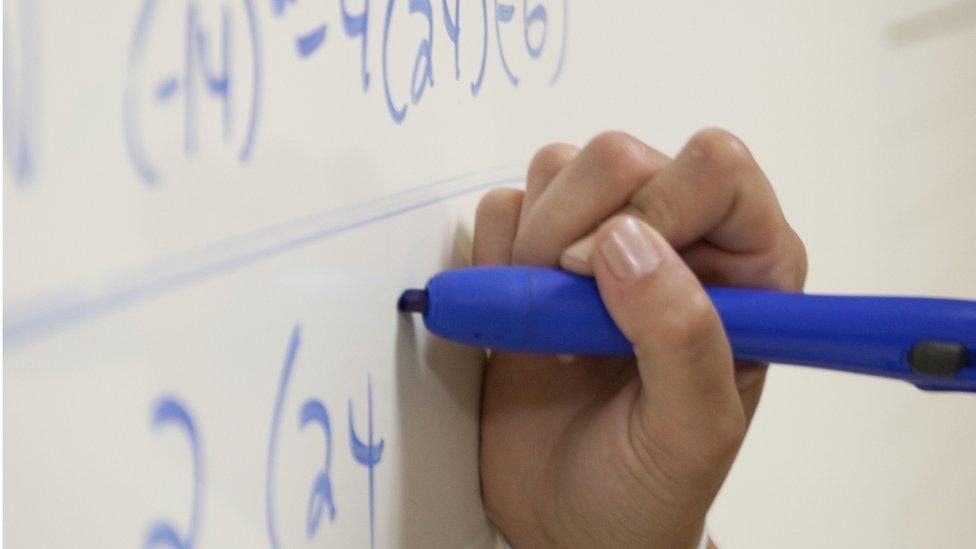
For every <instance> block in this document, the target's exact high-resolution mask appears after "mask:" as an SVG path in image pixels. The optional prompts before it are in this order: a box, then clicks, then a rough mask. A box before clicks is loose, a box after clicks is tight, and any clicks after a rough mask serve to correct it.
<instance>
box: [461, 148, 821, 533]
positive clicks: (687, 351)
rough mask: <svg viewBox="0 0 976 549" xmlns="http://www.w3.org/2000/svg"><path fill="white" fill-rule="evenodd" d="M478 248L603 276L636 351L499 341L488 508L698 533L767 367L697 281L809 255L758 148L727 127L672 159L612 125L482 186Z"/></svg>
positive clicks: (725, 281)
mask: <svg viewBox="0 0 976 549" xmlns="http://www.w3.org/2000/svg"><path fill="white" fill-rule="evenodd" d="M474 263H475V264H476V265H508V264H517V265H535V266H546V267H556V266H562V267H563V268H564V269H567V270H571V271H574V272H577V273H580V274H592V275H595V277H596V280H597V284H598V286H599V288H600V294H601V297H602V298H603V301H604V304H605V305H606V307H607V310H608V311H609V312H610V315H611V316H612V317H613V319H614V321H615V322H616V323H617V325H618V327H619V328H620V329H621V331H622V332H623V333H624V335H626V336H627V338H628V339H629V340H630V341H631V342H632V343H633V344H634V350H635V355H636V359H631V358H607V357H582V356H577V357H557V356H551V355H526V354H514V353H503V352H494V353H492V354H491V357H490V358H489V361H488V366H487V369H486V371H485V379H484V388H483V402H482V428H481V431H482V437H481V482H482V496H483V498H484V503H485V508H486V511H487V513H488V515H489V517H490V518H491V519H492V521H493V522H494V523H495V524H496V525H497V526H498V527H499V528H500V529H501V530H502V532H504V534H505V535H506V537H507V538H508V539H509V540H510V541H511V542H512V544H513V546H515V547H545V546H554V547H555V546H558V547H601V546H606V547H667V548H678V547H694V546H695V544H696V543H697V542H698V540H699V537H700V536H701V532H702V528H703V525H704V519H705V514H706V512H707V511H708V508H709V507H710V505H711V503H712V500H713V499H714V498H715V495H716V493H717V492H718V490H719V488H720V487H721V485H722V483H723V481H724V479H725V477H726V475H727V474H728V471H729V468H730V467H731V465H732V461H733V459H734V457H735V455H736V453H737V452H738V449H739V446H740V444H741V442H742V439H743V437H744V436H745V432H746V428H747V426H748V422H749V421H750V419H751V417H752V414H753V412H754V411H755V408H756V405H757V404H758V401H759V395H760V393H761V391H762V386H763V381H764V378H765V371H766V366H765V365H762V364H745V363H734V362H733V359H732V355H731V351H730V348H729V343H728V340H727V338H726V336H725V332H724V330H723V329H722V325H721V321H720V320H719V318H718V315H717V313H716V311H715V309H714V307H713V306H712V304H711V302H710V300H709V299H708V297H707V295H706V294H705V292H704V290H703V289H702V283H707V284H715V285H727V286H739V287H751V288H768V289H779V290H800V289H801V288H802V286H803V281H804V278H805V276H806V254H805V251H804V248H803V245H802V243H801V242H800V239H799V238H798V237H797V235H796V233H795V232H794V231H793V230H792V229H791V228H790V226H789V225H788V224H787V222H786V220H785V218H784V217H783V214H782V211H781V210H780V207H779V203H778V202H777V199H776V196H775V194H774V193H773V190H772V187H771V186H770V184H769V182H768V180H767V179H766V177H765V175H764V174H763V172H762V170H760V168H759V166H758V165H757V164H756V162H755V160H754V159H753V157H752V156H751V154H750V153H749V151H748V150H747V149H746V147H745V146H744V145H743V144H742V143H741V142H740V141H739V140H738V139H736V138H735V137H733V136H731V135H730V134H728V133H726V132H724V131H722V130H704V131H702V132H699V133H698V134H697V135H695V136H694V137H693V138H692V139H691V140H690V141H689V142H688V144H687V145H686V146H685V147H684V149H683V150H682V151H681V152H680V153H679V154H678V155H677V157H675V158H674V159H673V160H671V159H669V158H668V157H666V156H665V155H663V154H662V153H660V152H658V151H656V150H654V149H652V148H650V147H648V146H647V145H645V144H644V143H642V142H640V141H639V140H637V139H635V138H633V137H631V136H629V135H626V134H623V133H618V132H610V133H606V134H602V135H600V136H598V137H597V138H595V139H594V140H592V141H591V142H590V143H589V144H588V145H586V147H585V148H583V149H582V150H579V149H577V148H575V147H573V146H571V145H565V144H555V145H549V146H547V147H545V148H543V149H542V150H540V151H539V152H538V153H537V154H536V156H535V158H534V159H533V161H532V163H531V165H530V167H529V170H528V174H527V178H526V190H525V191H524V192H522V191H520V190H514V189H499V190H496V191H493V192H491V193H489V194H488V195H486V196H485V198H484V199H483V200H482V202H481V204H480V205H479V208H478V213H477V219H476V223H475V237H474Z"/></svg>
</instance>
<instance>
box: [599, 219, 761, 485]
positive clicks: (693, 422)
mask: <svg viewBox="0 0 976 549" xmlns="http://www.w3.org/2000/svg"><path fill="white" fill-rule="evenodd" d="M593 268H594V273H595V275H596V279H597V284H598V285H599V288H600V295H601V296H602V298H603V301H604V304H605V305H606V307H607V310H608V311H609V313H610V316H611V317H613V320H614V322H616V324H617V326H618V327H619V328H620V330H621V331H622V332H623V333H624V335H625V336H626V337H627V339H628V340H630V341H631V343H633V345H634V353H635V355H636V357H637V367H638V370H639V373H640V378H641V387H642V390H641V393H640V397H639V399H638V401H637V406H638V410H637V412H638V414H637V415H638V416H639V417H638V418H637V419H639V420H640V421H639V422H638V423H637V424H636V425H635V428H638V429H639V430H640V431H642V433H641V434H642V435H644V436H642V437H641V438H642V439H643V440H645V441H652V442H653V444H652V446H653V445H654V444H656V445H661V444H664V445H666V446H668V447H669V448H667V450H668V452H667V453H668V454H669V455H670V456H672V457H676V458H678V461H683V462H686V463H687V462H691V463H695V462H698V463H699V464H700V465H702V466H703V468H704V469H706V470H709V471H710V470H712V469H714V468H715V467H716V466H719V467H720V465H721V464H724V465H726V466H728V465H730V464H731V460H732V457H734V455H735V452H736V451H737V450H738V447H739V444H740V443H741V441H742V438H743V437H744V436H745V429H746V420H745V413H744V411H743V408H742V402H741V400H740V399H739V395H738V391H737V390H736V386H735V378H734V367H733V360H732V352H731V349H730V346H729V342H728V338H727V337H726V335H725V330H724V329H723V327H722V322H721V320H720V319H719V316H718V313H717V312H716V311H715V308H714V306H713V305H712V302H711V300H710V299H709V297H708V294H706V293H705V290H704V288H702V286H701V283H699V281H698V279H697V278H696V277H695V275H694V273H692V272H691V269H689V268H688V266H687V265H686V264H685V263H684V261H683V260H682V259H681V257H680V256H679V255H678V254H677V252H675V250H674V249H673V248H672V247H671V246H670V244H668V242H667V241H666V240H665V239H664V237H662V236H661V235H660V234H659V233H658V232H657V231H655V230H654V229H653V228H651V227H650V226H649V225H647V224H646V223H644V222H642V221H639V220H638V219H637V218H635V217H632V216H626V215H622V216H618V217H615V218H613V219H611V220H609V221H608V222H607V223H605V224H604V225H603V226H602V227H600V229H599V230H598V231H597V233H596V239H595V242H594V253H593ZM649 450H651V451H653V450H655V448H649ZM720 468H721V467H720ZM722 475H723V476H724V472H723V473H722Z"/></svg>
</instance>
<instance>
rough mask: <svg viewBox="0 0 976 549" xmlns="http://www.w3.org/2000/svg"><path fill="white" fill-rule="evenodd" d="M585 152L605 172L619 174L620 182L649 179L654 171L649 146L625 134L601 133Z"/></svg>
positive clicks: (614, 132) (615, 132) (587, 146)
mask: <svg viewBox="0 0 976 549" xmlns="http://www.w3.org/2000/svg"><path fill="white" fill-rule="evenodd" d="M585 150H586V154H587V157H588V159H589V160H590V161H592V162H593V163H594V164H596V165H597V166H598V167H599V168H600V169H601V170H603V171H606V172H611V173H614V174H617V179H618V180H620V181H634V180H641V179H645V178H649V177H650V176H651V174H652V173H653V171H654V162H653V160H652V159H651V157H650V155H649V154H648V153H647V146H646V145H644V144H643V143H642V142H641V141H640V140H639V139H637V138H636V137H634V136H632V135H630V134H628V133H625V132H621V131H608V132H604V133H601V134H599V135H597V136H596V137H594V138H593V139H592V140H591V141H590V142H589V143H588V144H587V145H586V149H585Z"/></svg>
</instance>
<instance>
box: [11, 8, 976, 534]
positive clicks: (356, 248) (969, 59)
mask: <svg viewBox="0 0 976 549" xmlns="http://www.w3.org/2000/svg"><path fill="white" fill-rule="evenodd" d="M411 5H414V6H415V7H416V9H415V10H414V11H410V7H411ZM969 5H971V2H964V1H961V2H957V3H956V4H951V5H950V8H951V9H949V10H948V11H939V9H938V8H939V7H940V6H939V5H937V4H933V3H931V2H925V1H921V0H903V1H899V2H890V1H882V0H870V1H864V2H817V3H806V4H803V5H800V4H796V3H784V2H773V1H762V2H759V1H757V2H751V3H742V2H736V3H731V2H728V3H704V2H690V3H671V2H667V3H666V2H656V1H655V2H624V1H617V2H582V1H574V2H569V1H568V0H547V1H542V2H536V1H531V2H525V3H523V2H511V3H510V4H509V3H505V2H501V1H496V0H490V1H489V0H483V1H482V2H478V1H477V0H471V1H469V0H461V1H460V2H451V1H446V2H445V1H440V2H438V1H436V0H431V1H430V2H426V1H423V0H421V1H419V2H408V1H406V0H404V1H400V2H396V1H394V0H386V1H379V0H372V1H369V2H366V1H365V0H358V1H348V2H312V1H310V0H297V1H295V2H289V1H278V0H226V1H223V2H219V1H213V2H203V1H202V0H180V1H172V2H163V1H162V0H155V1H154V0H141V1H136V2H109V1H104V0H101V1H92V2H69V1H67V0H62V1H54V0H9V1H7V2H5V3H4V195H3V198H4V399H5V405H4V406H5V407H4V412H5V414H4V429H5V434H4V454H5V456H4V457H5V460H6V461H5V466H4V482H5V493H4V499H5V504H6V508H5V514H4V541H5V542H7V543H8V544H9V545H10V546H13V547H64V546H83V547H142V546H146V545H148V544H149V543H150V541H152V540H156V541H158V542H160V543H159V544H160V545H162V546H165V545H166V544H169V546H180V547H302V546H310V547H330V546H341V547H350V546H353V547H368V546H370V545H374V546H376V547H391V546H393V547H485V546H491V545H492V544H494V543H495V535H494V533H493V531H492V529H491V527H490V525H489V523H488V522H487V519H486V518H485V516H484V513H483V511H482V509H481V505H480V496H479V481H478V471H477V443H478V431H477V425H478V409H479V390H480V375H481V373H480V368H479V358H478V354H477V352H474V351H471V350H466V349H462V348H459V347H457V346H454V345H451V344H447V343H444V342H441V341H435V340H431V339H429V338H428V337H427V336H426V335H425V334H424V333H423V330H421V329H420V327H419V326H417V325H415V324H413V323H412V322H411V321H409V320H407V319H404V318H401V317H399V316H397V315H396V314H395V313H394V302H395V299H396V296H397V295H398V293H399V292H400V290H402V289H403V288H404V287H407V286H417V285H421V284H422V283H423V282H424V281H425V280H426V278H427V277H429V276H430V275H432V274H434V273H435V272H437V271H438V270H441V269H443V268H446V267H448V266H450V265H452V264H453V265H458V264H462V263H463V261H464V260H463V255H464V243H463V238H462V239H461V240H462V242H461V243H460V244H459V243H458V242H456V238H455V234H456V232H457V231H456V227H457V226H458V224H459V223H460V225H461V226H462V227H463V226H465V225H470V217H471V214H472V212H473V209H474V205H475V203H476V201H477V199H478V196H479V195H480V194H481V193H482V192H483V191H484V190H486V189H488V188H490V187H493V186H498V185H511V186H517V185H520V184H521V176H522V172H523V169H524V167H525V165H526V163H527V161H528V159H529V158H530V157H531V154H532V153H533V152H534V150H536V149H537V148H539V147H540V146H542V145H543V144H545V143H547V142H550V141H569V142H574V143H577V144H582V143H584V142H585V141H586V140H587V139H589V138H590V137H592V136H593V135H595V134H596V133H598V132H599V131H602V130H605V129H622V130H626V131H629V132H631V133H633V134H635V135H637V136H639V137H641V138H642V139H644V140H646V141H647V142H649V143H650V144H652V145H654V146H656V147H659V148H661V149H662V150H663V151H665V152H666V153H669V154H673V153H674V152H676V151H677V150H678V148H679V147H680V146H681V144H682V143H683V141H684V140H685V139H686V138H687V137H688V136H689V135H691V134H692V133H693V132H694V131H695V130H697V129H699V128H700V127H703V126H710V125H718V126H723V127H726V128H728V129H730V130H732V131H733V132H735V133H737V134H738V135H739V136H741V137H742V138H743V139H744V140H745V142H746V143H747V144H748V145H749V146H750V148H751V149H752V150H753V152H754V154H755V155H756V156H757V158H758V159H759V161H760V163H761V165H763V166H764V167H765V169H766V171H767V173H768V175H769V176H770V179H771V180H772V181H773V183H774V185H775V186H776V189H777V192H778V194H779V197H780V199H781V201H782V203H783V206H784V210H785V211H786V214H787V216H788V217H789V219H790V220H791V221H792V222H793V224H794V226H795V227H796V228H797V230H798V232H799V233H800V235H801V236H802V237H803V238H804V240H805V242H806V244H807V246H808V250H809V255H810V261H811V272H810V278H809V284H808V289H809V290H811V291H822V292H852V293H853V292H861V293H895V294H923V293H924V294H935V295H951V296H957V297H964V298H976V254H973V253H972V249H973V243H974V242H976V222H974V221H973V211H974V205H976V164H974V161H973V155H972V148H973V144H974V143H976V114H974V113H976V94H974V93H973V89H974V88H976V62H974V61H976V54H974V53H973V52H976V30H974V27H973V25H971V24H968V23H967V21H969V22H970V23H971V22H972V19H973V18H972V13H973V10H972V9H971V8H968V7H967V6H969ZM426 6H429V8H430V11H429V13H427V14H425V9H424V8H425V7H426ZM457 6H460V17H459V18H457V19H456V20H454V19H453V18H454V17H455V16H456V15H457V14H458V13H459V12H458V7H457ZM539 6H541V8H539ZM445 7H446V8H447V13H448V17H446V18H445V14H444V10H445ZM526 8H527V10H528V14H527V13H526ZM364 9H365V13H366V14H367V16H366V17H363V16H362V15H363V13H364ZM540 9H541V10H544V12H545V14H546V18H545V23H543V22H542V21H543V20H542V18H541V16H540V15H539V14H540V13H542V11H540ZM344 11H345V17H343V12H344ZM533 14H535V15H533ZM925 14H928V15H925ZM933 14H934V15H933ZM428 15H429V19H428ZM527 15H528V17H527ZM919 15H922V17H921V18H919ZM527 23H528V24H527ZM455 27H456V28H458V29H460V31H459V32H458V33H457V34H456V35H454V31H453V29H454V28H455ZM543 27H544V29H545V32H544V33H543ZM543 34H544V38H543ZM452 36H456V40H455V39H452ZM425 40H429V41H430V42H429V43H430V44H432V47H431V49H430V60H431V65H430V67H431V71H430V76H429V80H425V77H424V75H425V74H426V73H425V70H426V67H427V65H426V57H425V56H424V53H425V51H426V50H425V49H424V48H425V46H424V44H425ZM455 43H457V44H458V46H457V47H455ZM418 51H419V52H420V62H419V63H417V64H415V60H416V59H417V58H418ZM535 54H537V56H535ZM425 82H426V84H425ZM463 233H464V231H463V230H462V231H461V234H462V235H463ZM326 418H327V421H326ZM974 422H976V398H974V397H971V396H967V395H941V394H939V395H929V394H924V393H921V392H918V391H916V390H914V389H913V388H911V387H909V386H906V385H902V384H899V383H895V382H884V381H877V380H865V379H861V378H857V377H853V376H849V375H844V374H836V373H823V372H815V371H809V370H802V369H796V368H785V367H784V368H778V369H776V370H775V371H773V372H772V374H771V375H770V379H769V382H768V385H767V389H766V393H765V396H764V402H763V403H762V405H761V406H760V409H759V412H758V415H757V417H756V420H755V422H754V424H753V428H752V430H751V432H750V434H749V437H748V439H747V441H746V444H745V446H744V448H743V450H742V453H741V455H740V457H739V460H738V461H737V463H736V466H735V467H734V469H733V472H732V474H731V476H730V478H729V481H728V483H727V484H726V486H725V488H724V489H723V491H722V493H721V494H720V496H719V499H718V500H717V502H716V505H715V507H714V508H713V510H712V513H711V516H710V529H711V530H712V532H713V534H714V537H715V538H716V539H717V540H718V541H719V543H720V544H721V545H722V546H723V547H782V546H792V547H825V546H833V547H879V548H880V547H896V548H897V547H905V548H908V547H949V548H953V547H960V548H961V547H968V546H971V544H972V540H974V539H976V521H972V520H971V515H972V509H973V508H974V507H976V505H974V504H976V467H973V463H976V437H973V436H972V433H973V425H974ZM324 478H327V479H328V482H327V483H326V482H325V481H324V480H321V479H324ZM326 485H328V489H326ZM327 491H328V494H329V496H330V497H326V496H325V494H326V492H327Z"/></svg>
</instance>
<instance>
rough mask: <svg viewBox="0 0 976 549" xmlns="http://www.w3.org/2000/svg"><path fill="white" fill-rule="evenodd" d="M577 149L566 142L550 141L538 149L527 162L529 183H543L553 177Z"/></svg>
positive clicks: (574, 154)
mask: <svg viewBox="0 0 976 549" xmlns="http://www.w3.org/2000/svg"><path fill="white" fill-rule="evenodd" d="M578 152H579V149H577V148H576V147H574V146H573V145H570V144H568V143H550V144H549V145H546V146H545V147H542V148H541V149H539V150H538V151H537V152H536V153H535V155H534V156H533V157H532V161H531V162H529V169H528V177H527V178H526V179H527V181H528V182H529V183H544V182H548V181H549V180H550V179H552V178H553V177H555V175H556V174H557V173H559V170H561V169H562V168H563V166H564V165H565V164H566V163H567V162H569V161H570V160H572V158H573V157H574V156H576V154H577V153H578Z"/></svg>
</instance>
